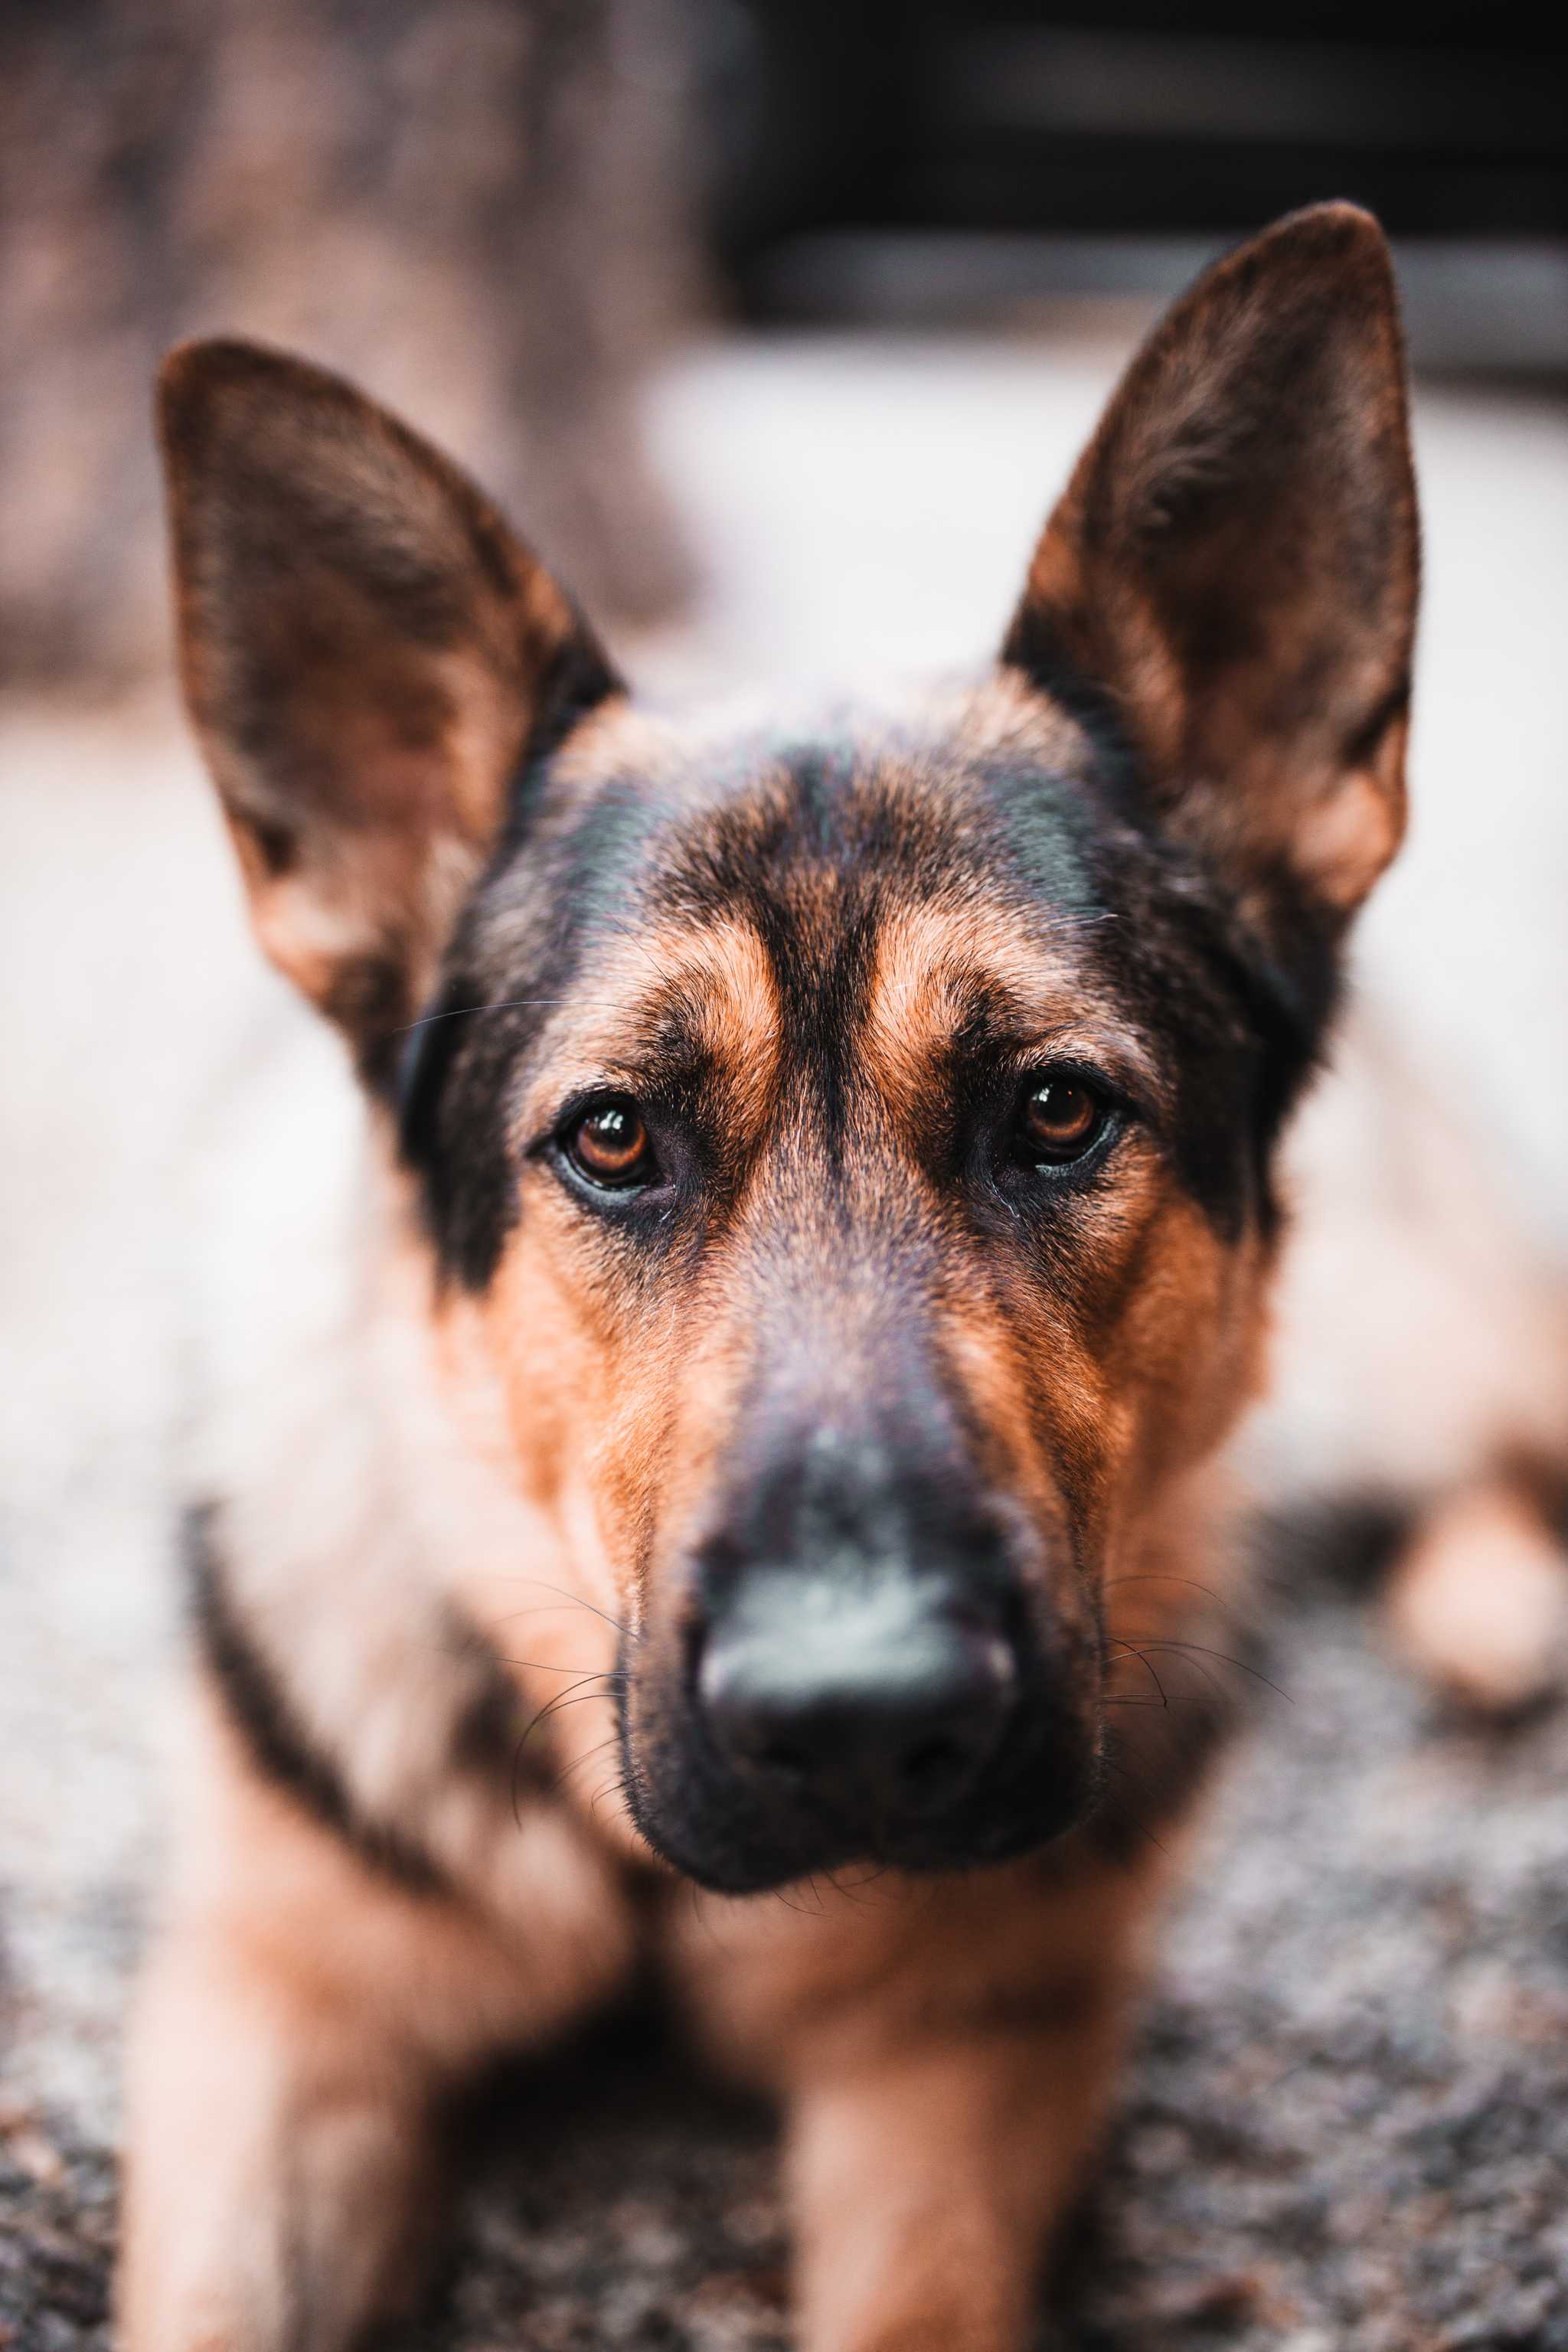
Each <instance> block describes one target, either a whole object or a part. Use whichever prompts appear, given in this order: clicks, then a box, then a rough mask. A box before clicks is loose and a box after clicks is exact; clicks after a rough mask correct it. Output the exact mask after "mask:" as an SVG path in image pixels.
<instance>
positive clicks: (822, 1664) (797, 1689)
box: [698, 1570, 1017, 1830]
mask: <svg viewBox="0 0 1568 2352" xmlns="http://www.w3.org/2000/svg"><path fill="white" fill-rule="evenodd" d="M1016 1683H1017V1665H1016V1658H1015V1655H1014V1652H1013V1647H1012V1644H1011V1643H1010V1642H1009V1641H1008V1640H1007V1638H1006V1637H1005V1633H1003V1631H1002V1629H1001V1626H1000V1624H999V1622H994V1620H993V1618H992V1616H991V1615H990V1613H989V1612H987V1610H986V1609H985V1608H984V1606H980V1605H978V1604H976V1603H974V1602H973V1601H967V1600H955V1598H954V1596H953V1594H952V1591H950V1590H948V1589H947V1588H946V1587H944V1586H942V1585H941V1584H938V1583H935V1582H933V1581H931V1580H913V1579H910V1578H904V1577H900V1576H898V1575H895V1574H893V1573H890V1572H889V1573H884V1574H882V1575H880V1576H879V1577H876V1578H874V1579H872V1580H866V1581H860V1580H852V1581H845V1580H828V1579H826V1578H818V1577H814V1576H812V1575H810V1574H809V1573H806V1574H802V1573H800V1572H792V1571H786V1570H752V1573H751V1574H749V1575H748V1576H746V1577H744V1578H743V1579H742V1581H741V1584H740V1587H739V1589H738V1590H737V1591H735V1592H733V1593H732V1594H731V1597H730V1599H729V1601H728V1602H727V1604H726V1606H725V1609H724V1611H723V1613H722V1615H721V1618H720V1620H719V1622H717V1623H716V1624H714V1625H713V1626H712V1627H711V1628H710V1633H709V1635H708V1639H707V1642H706V1644H705V1647H704V1650H703V1653H702V1658H701V1663H700V1668H699V1672H698V1693H699V1696H700V1701H701V1705H702V1708H703V1712H704V1716H705V1717H706V1721H707V1724H708V1727H709V1732H710V1737H711V1738H712V1740H713V1742H714V1744H715V1746H716V1747H717V1748H719V1750H720V1752H721V1756H722V1757H723V1759H724V1760H725V1762H726V1763H727V1764H728V1766H729V1768H730V1769H731V1771H734V1772H736V1773H738V1774H740V1775H742V1777H743V1778H744V1779H745V1780H746V1781H747V1782H748V1783H749V1785H750V1787H751V1790H752V1794H753V1795H754V1796H756V1797H759V1798H762V1799H763V1800H764V1801H767V1800H776V1801H779V1802H781V1803H783V1802H788V1803H790V1804H792V1805H799V1804H800V1803H802V1802H803V1801H804V1802H807V1803H810V1804H813V1805H815V1806H816V1807H819V1808H821V1809H823V1810H825V1811H829V1812H831V1813H832V1814H834V1815H835V1816H837V1818H838V1819H840V1820H842V1821H845V1822H851V1823H854V1824H857V1825H863V1826H864V1827H866V1828H867V1829H868V1830H877V1829H879V1828H883V1829H885V1828H886V1827H888V1826H889V1824H890V1823H892V1822H897V1821H899V1820H907V1819H909V1818H910V1817H911V1816H917V1815H929V1814H931V1813H934V1812H937V1811H941V1810H942V1808H944V1807H946V1806H949V1805H952V1804H953V1803H954V1802H955V1801H958V1800H959V1799H960V1798H962V1797H963V1795H964V1794H965V1793H966V1792H967V1791H968V1790H969V1789H970V1788H971V1787H972V1786H973V1783H974V1782H975V1780H977V1779H978V1778H979V1775H980V1773H981V1772H982V1770H983V1769H984V1766H985V1765H986V1763H987V1762H988V1761H989V1759H991V1757H992V1756H993V1755H994V1752H995V1750H996V1748H997V1746H998V1745H999V1743H1000V1741H1001V1738H1002V1736H1003V1733H1004V1731H1005V1728H1006V1724H1007V1720H1008V1717H1009V1716H1010V1714H1011V1712H1012V1707H1013V1701H1014V1695H1015V1690H1016Z"/></svg>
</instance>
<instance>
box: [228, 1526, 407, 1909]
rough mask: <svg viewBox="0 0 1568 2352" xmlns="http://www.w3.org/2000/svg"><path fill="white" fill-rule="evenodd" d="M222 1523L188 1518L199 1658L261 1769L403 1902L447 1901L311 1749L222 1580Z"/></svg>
mask: <svg viewBox="0 0 1568 2352" xmlns="http://www.w3.org/2000/svg"><path fill="white" fill-rule="evenodd" d="M217 1521H218V1512H217V1508H216V1505H213V1504H205V1505H199V1506H197V1507H195V1508H194V1509H192V1510H190V1511H188V1512H187V1513H186V1514H185V1519H184V1529H183V1548H184V1559H185V1571H186V1575H187V1577H188V1579H189V1589H190V1596H191V1610H192V1616H193V1621H194V1623H195V1634H196V1640H197V1643H199V1645H200V1649H201V1654H202V1656H203V1657H204V1659H205V1662H206V1664H207V1666H208V1668H209V1670H210V1672H211V1675H212V1677H213V1681H214V1683H215V1685H216V1688H217V1692H218V1695H219V1696H220V1697H221V1698H222V1700H223V1703H224V1705H225V1706H226V1709H227V1711H228V1716H229V1719H230V1721H231V1722H232V1723H233V1724H234V1726H235V1728H236V1729H237V1731H238V1732H239V1733H240V1735H241V1737H242V1738H244V1740H245V1743H246V1745H247V1748H249V1750H250V1754H251V1758H252V1759H253V1761H254V1762H255V1764H256V1766H257V1769H258V1771H260V1772H261V1774H262V1775H263V1777H264V1778H265V1779H267V1780H270V1781H271V1782H272V1783H273V1784H274V1786H276V1787H277V1788H279V1789H281V1790H284V1791H285V1792H286V1793H287V1794H288V1795H289V1796H290V1797H292V1798H293V1800H294V1801H295V1802H296V1803H297V1804H298V1805H299V1806H300V1809H301V1811H304V1812H306V1813H308V1814H309V1815H310V1818H311V1819H312V1820H313V1821H315V1822H317V1823H319V1825H320V1826H321V1828H322V1829H325V1830H330V1831H331V1832H332V1833H333V1835H334V1836H336V1837H340V1838H342V1841H343V1842H344V1843H345V1844H346V1845H348V1846H349V1847H351V1848H352V1849H353V1853H356V1854H357V1855H358V1857H359V1859H360V1860H361V1861H362V1862H363V1863H365V1864H368V1866H369V1867H370V1868H371V1869H372V1870H374V1871H375V1872H376V1873H377V1874H379V1875H380V1876H382V1877H384V1878H390V1879H391V1880H393V1881H394V1882H395V1885H398V1886H400V1887H401V1888H402V1889H403V1890H404V1892H405V1894H411V1895H443V1894H447V1893H448V1892H449V1891H450V1890H449V1887H448V1884H447V1877H446V1874H444V1872H443V1871H442V1870H441V1869H440V1868H439V1867H438V1865H437V1864H436V1863H435V1862H434V1861H432V1859H431V1858H430V1856H429V1855H428V1854H427V1853H425V1852H424V1851H423V1849H422V1848H421V1847H419V1846H418V1845H416V1843H414V1842H413V1841H412V1840H411V1839H409V1838H407V1837H405V1836H404V1835H403V1834H402V1832H399V1831H397V1830H394V1829H390V1828H388V1827H387V1826H386V1825H385V1824H384V1823H382V1822H372V1821H367V1820H366V1819H365V1818H364V1816H363V1813H361V1811H359V1809H358V1807H357V1806H356V1805H355V1804H354V1801H353V1798H352V1796H351V1795H350V1793H349V1791H348V1790H347V1788H346V1787H345V1786H344V1783H343V1779H342V1773H341V1772H340V1771H339V1769H338V1767H337V1765H336V1763H335V1762H334V1761H333V1759H331V1757H330V1756H328V1755H325V1754H324V1753H323V1752H322V1751H321V1748H317V1747H315V1746H314V1745H313V1744H312V1743H311V1741H310V1738H309V1737H308V1735H307V1734H306V1732H305V1731H304V1729H303V1727H301V1725H300V1722H299V1720H298V1718H297V1717H296V1716H295V1714H294V1711H293V1709H292V1707H291V1706H289V1698H288V1695H287V1694H286V1692H284V1691H283V1690H282V1689H281V1688H280V1686H279V1683H278V1680H277V1677H276V1676H275V1675H274V1674H273V1672H272V1669H271V1667H270V1666H269V1665H268V1663H267V1661H266V1659H265V1658H264V1657H263V1656H262V1655H261V1653H260V1652H259V1650H258V1648H257V1647H256V1645H255V1643H253V1642H252V1640H251V1638H250V1636H249V1634H248V1633H247V1630H246V1628H245V1626H244V1624H243V1622H241V1619H240V1616H239V1613H238V1612H237V1609H236V1607H235V1604H234V1600H233V1596H232V1594H231V1593H230V1592H229V1591H228V1588H227V1585H226V1580H225V1577H224V1573H223V1560H222V1555H221V1553H220V1551H219V1549H218V1544H217V1540H216V1529H217Z"/></svg>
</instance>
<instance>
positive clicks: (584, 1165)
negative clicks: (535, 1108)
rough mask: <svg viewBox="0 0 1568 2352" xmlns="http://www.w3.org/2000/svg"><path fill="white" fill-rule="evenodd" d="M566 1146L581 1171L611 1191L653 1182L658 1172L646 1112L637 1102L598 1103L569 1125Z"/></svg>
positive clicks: (569, 1155) (592, 1181)
mask: <svg viewBox="0 0 1568 2352" xmlns="http://www.w3.org/2000/svg"><path fill="white" fill-rule="evenodd" d="M562 1149H563V1151H564V1152H565V1154H566V1157H567V1159H568V1160H571V1162H572V1164H573V1166H574V1168H575V1169H576V1170H577V1172H578V1174H579V1175H582V1176H585V1177H586V1178H587V1179H588V1181H589V1182H590V1183H591V1184H599V1185H603V1186H604V1187H605V1189H606V1190H608V1191H611V1192H623V1191H626V1190H629V1189H630V1187H631V1186H633V1185H634V1184H651V1183H652V1182H653V1181H654V1179H655V1178H656V1177H657V1176H658V1160H656V1159H655V1158H654V1152H653V1145H652V1144H651V1142H650V1141H649V1140H648V1132H647V1127H646V1126H645V1125H644V1123H643V1116H642V1113H641V1112H640V1111H639V1110H638V1108H637V1105H636V1103H633V1102H626V1101H625V1100H621V1099H612V1100H611V1101H608V1102H598V1103H595V1105H594V1107H593V1108H592V1109H591V1110H586V1111H584V1112H583V1113H582V1114H581V1115H580V1116H579V1117H578V1118H576V1119H574V1121H573V1123H572V1125H571V1126H570V1127H569V1128H568V1129H567V1130H566V1133H565V1135H564V1136H563V1139H562Z"/></svg>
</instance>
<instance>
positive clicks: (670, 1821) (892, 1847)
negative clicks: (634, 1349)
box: [621, 1718, 1101, 1895]
mask: <svg viewBox="0 0 1568 2352" xmlns="http://www.w3.org/2000/svg"><path fill="white" fill-rule="evenodd" d="M621 1742H622V1755H623V1761H624V1767H625V1785H626V1795H627V1802H628V1806H629V1809H630V1811H631V1816H632V1819H633V1822H635V1824H636V1826H637V1831H638V1832H639V1834H640V1835H641V1836H642V1837H643V1838H644V1839H645V1840H646V1842H647V1844H648V1845H649V1846H650V1847H651V1848H652V1849H653V1851H654V1853H656V1854H658V1856H659V1857H660V1858H661V1859H662V1860H663V1861H664V1862H666V1863H668V1864H669V1865H670V1867H671V1868H672V1869H674V1870H677V1871H679V1873H680V1874H681V1876H682V1877H684V1878H688V1879H690V1880H691V1881H692V1882H693V1883H694V1884H695V1885H698V1886H700V1887H704V1888H706V1889H708V1890H709V1891H710V1892H711V1893H714V1894H721V1895H766V1894H773V1893H776V1892H777V1891H778V1890H779V1889H781V1888H783V1887H785V1886H789V1885H795V1883H797V1882H798V1881H801V1880H805V1879H810V1878H813V1877H816V1876H823V1875H826V1874H829V1873H832V1872H837V1871H842V1870H847V1869H852V1868H864V1869H868V1870H873V1871H882V1870H893V1871H898V1872H900V1873H902V1874H909V1875H911V1876H932V1875H939V1874H953V1873H960V1872H967V1871H973V1870H984V1869H991V1868H995V1867H997V1866H999V1865H1000V1864H1004V1863H1008V1862H1015V1861H1017V1860H1018V1859H1020V1858H1021V1857H1022V1856H1023V1855H1025V1854H1028V1853H1036V1852H1038V1851H1039V1850H1040V1849H1042V1848H1043V1847H1046V1846H1048V1845H1050V1844H1052V1843H1055V1842H1056V1841H1057V1840H1058V1838H1061V1837H1065V1836H1066V1835H1067V1834H1068V1832H1070V1831H1072V1830H1074V1829H1076V1828H1078V1827H1079V1825H1080V1824H1081V1823H1082V1822H1084V1821H1085V1820H1086V1819H1087V1818H1088V1816H1089V1813H1090V1812H1091V1811H1093V1809H1094V1805H1095V1803H1096V1801H1097V1800H1098V1798H1099V1795H1100V1778H1101V1774H1100V1763H1099V1755H1098V1748H1097V1747H1096V1745H1095V1744H1094V1743H1092V1742H1090V1741H1088V1740H1086V1739H1085V1738H1083V1737H1082V1735H1081V1734H1079V1735H1078V1736H1076V1737H1071V1738H1068V1737H1066V1736H1064V1735H1063V1733H1062V1732H1061V1731H1060V1730H1059V1729H1055V1728H1047V1729H1044V1730H1042V1729H1041V1728H1040V1727H1035V1728H1034V1729H1033V1730H1032V1731H1031V1730H1030V1729H1029V1728H1028V1727H1026V1726H1022V1725H1021V1726H1020V1727H1018V1730H1017V1734H1016V1739H1014V1740H1010V1741H1009V1743H1008V1747H1007V1750H1006V1751H1005V1752H1004V1754H1002V1755H1000V1756H998V1757H997V1759H995V1764H994V1769H992V1770H991V1771H990V1772H988V1773H987V1775H986V1777H985V1780H984V1783H983V1784H982V1785H981V1786H980V1787H979V1788H977V1789H976V1790H974V1791H973V1793H972V1794H971V1795H970V1797H969V1798H968V1799H967V1800H966V1801H965V1802H964V1803H963V1806H962V1807H960V1808H957V1809H955V1810H954V1811H951V1812H948V1813H944V1814H942V1815H938V1816H926V1817H918V1816H916V1817H910V1816H905V1817H902V1818H900V1819H898V1820H883V1821H879V1822H878V1821H868V1820H864V1819H862V1820H855V1819H852V1818H848V1817H847V1816H845V1815H843V1814H837V1815H836V1814H835V1813H834V1812H833V1811H831V1810H829V1809H828V1808H826V1807H824V1806H820V1805H813V1804H806V1803H804V1802H802V1803H799V1804H797V1805H793V1806H789V1807H784V1808H779V1807H773V1808H771V1809H770V1811H769V1812H768V1814H767V1815H766V1816H765V1817H764V1816H763V1815H762V1814H761V1813H760V1812H759V1811H756V1810H754V1809H752V1808H751V1807H749V1806H747V1805H746V1804H745V1803H744V1802H743V1801H740V1800H738V1799H737V1797H736V1795H735V1793H734V1791H733V1790H732V1789H731V1788H729V1787H728V1786H726V1785H725V1784H724V1782H723V1781H722V1780H721V1778H720V1777H719V1776H717V1775H715V1774H714V1773H713V1771H712V1769H711V1768H710V1766H706V1767H705V1762H704V1759H702V1758H701V1756H700V1741H693V1742H692V1743H691V1749H692V1750H695V1751H696V1752H688V1753H686V1754H684V1755H680V1754H678V1753H677V1752H676V1751H675V1749H674V1748H673V1747H661V1748H660V1749H659V1750H658V1755H657V1760H656V1762H655V1766H654V1769H652V1770H651V1771H650V1770H649V1769H647V1767H646V1766H645V1765H644V1764H643V1763H642V1762H641V1761H639V1759H638V1756H637V1742H636V1741H635V1740H634V1739H633V1738H632V1735H631V1733H630V1730H629V1727H627V1725H626V1722H625V1720H624V1718H623V1723H622V1728H621Z"/></svg>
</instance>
